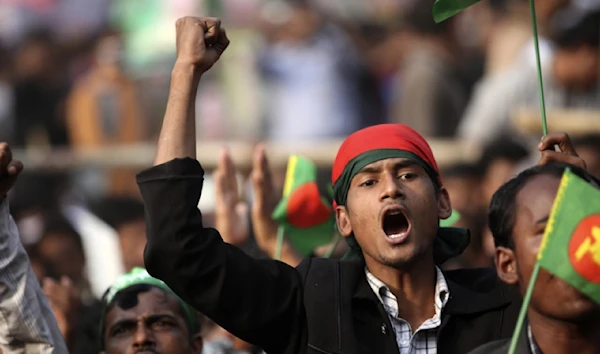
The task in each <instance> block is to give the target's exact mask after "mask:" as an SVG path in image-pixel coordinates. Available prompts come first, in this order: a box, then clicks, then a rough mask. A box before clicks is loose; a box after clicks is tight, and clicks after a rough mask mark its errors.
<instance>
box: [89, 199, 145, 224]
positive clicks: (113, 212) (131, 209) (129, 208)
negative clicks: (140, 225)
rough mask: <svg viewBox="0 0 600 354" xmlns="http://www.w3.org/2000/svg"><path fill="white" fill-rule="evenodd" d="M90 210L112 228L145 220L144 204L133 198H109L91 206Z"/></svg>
mask: <svg viewBox="0 0 600 354" xmlns="http://www.w3.org/2000/svg"><path fill="white" fill-rule="evenodd" d="M90 210H91V211H92V213H94V214H95V215H96V216H98V217H99V218H100V219H102V220H103V221H104V222H105V223H107V224H108V225H110V227H112V228H114V229H116V228H119V227H120V226H122V225H124V224H127V223H130V222H133V221H138V220H144V216H145V214H144V204H143V203H142V201H140V200H139V199H136V198H133V197H108V198H103V199H99V200H97V201H95V202H93V203H91V204H90Z"/></svg>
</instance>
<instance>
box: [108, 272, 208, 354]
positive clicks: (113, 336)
mask: <svg viewBox="0 0 600 354" xmlns="http://www.w3.org/2000/svg"><path fill="white" fill-rule="evenodd" d="M103 301H104V304H105V309H104V315H103V317H102V323H101V324H100V330H101V337H100V338H101V339H100V340H101V352H102V353H105V354H125V353H128V354H129V353H142V352H143V353H155V354H163V353H164V354H200V353H202V338H201V337H200V326H199V322H198V317H197V314H196V311H195V310H194V309H193V308H192V307H191V306H189V305H188V304H186V303H185V302H184V301H183V300H181V298H179V297H178V296H177V295H175V293H174V292H173V291H172V290H171V289H170V288H169V287H168V286H167V285H166V284H165V283H164V282H162V281H161V280H158V279H156V278H153V277H151V276H150V274H148V272H147V271H146V270H145V269H142V268H138V267H136V268H133V269H132V270H131V271H130V272H129V273H127V274H124V275H122V276H121V277H119V278H118V279H117V281H116V282H115V283H114V284H113V286H112V287H111V288H110V289H109V290H108V291H107V292H106V294H105V295H104V298H103Z"/></svg>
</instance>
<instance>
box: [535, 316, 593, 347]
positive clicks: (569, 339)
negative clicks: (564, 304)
mask: <svg viewBox="0 0 600 354" xmlns="http://www.w3.org/2000/svg"><path fill="white" fill-rule="evenodd" d="M527 317H528V319H529V324H530V326H531V331H532V333H533V338H535V342H536V343H537V345H538V346H539V347H540V349H541V350H542V352H543V353H544V354H559V353H579V354H588V353H589V354H593V353H598V352H600V324H599V323H598V320H597V317H595V318H592V319H590V320H588V321H582V322H580V323H573V322H566V321H561V320H557V319H554V318H550V317H547V316H544V315H541V314H540V313H538V312H536V311H534V310H532V309H531V308H530V309H529V311H528V314H527ZM590 317H593V316H590Z"/></svg>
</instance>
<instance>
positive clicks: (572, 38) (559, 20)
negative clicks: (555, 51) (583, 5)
mask: <svg viewBox="0 0 600 354" xmlns="http://www.w3.org/2000/svg"><path fill="white" fill-rule="evenodd" d="M584 11H586V10H581V9H577V8H574V7H573V8H572V9H570V11H569V10H567V11H565V12H563V13H559V14H557V16H555V17H556V18H555V19H554V20H553V23H552V26H551V34H552V35H551V37H552V38H553V40H554V43H556V45H557V46H558V48H572V47H577V46H579V45H587V46H590V47H593V48H598V47H599V45H600V9H596V10H592V11H590V10H587V12H584Z"/></svg>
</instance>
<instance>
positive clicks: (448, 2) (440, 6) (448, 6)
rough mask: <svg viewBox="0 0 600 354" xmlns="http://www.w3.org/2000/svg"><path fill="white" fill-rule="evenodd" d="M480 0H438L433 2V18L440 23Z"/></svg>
mask: <svg viewBox="0 0 600 354" xmlns="http://www.w3.org/2000/svg"><path fill="white" fill-rule="evenodd" d="M478 2H479V0H436V1H435V3H434V4H433V20H434V21H435V23H440V22H442V21H445V20H447V19H449V18H450V17H452V16H454V15H456V14H458V13H459V12H461V11H462V10H464V9H466V8H467V7H469V6H471V5H473V4H475V3H478Z"/></svg>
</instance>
